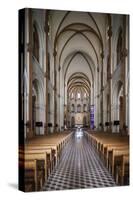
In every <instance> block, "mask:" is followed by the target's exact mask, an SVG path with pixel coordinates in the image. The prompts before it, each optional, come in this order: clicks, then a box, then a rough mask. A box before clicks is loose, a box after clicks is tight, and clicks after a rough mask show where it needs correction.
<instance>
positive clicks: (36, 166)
mask: <svg viewBox="0 0 133 200" xmlns="http://www.w3.org/2000/svg"><path fill="white" fill-rule="evenodd" d="M40 164H42V163H40V162H39V161H38V160H37V159H30V158H28V159H26V158H25V156H24V155H23V154H21V153H20V154H19V170H20V171H21V170H22V171H24V191H25V192H31V191H37V190H39V188H40V187H41V184H42V177H43V176H42V170H41V169H40Z"/></svg>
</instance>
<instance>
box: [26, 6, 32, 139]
mask: <svg viewBox="0 0 133 200" xmlns="http://www.w3.org/2000/svg"><path fill="white" fill-rule="evenodd" d="M28 18H29V43H28V46H27V51H28V53H29V79H28V80H29V124H28V126H29V133H28V134H27V138H31V137H33V118H32V113H33V111H32V109H33V108H32V81H33V80H32V79H33V78H32V71H33V66H32V47H33V45H32V35H33V31H32V29H33V27H32V10H31V9H28Z"/></svg>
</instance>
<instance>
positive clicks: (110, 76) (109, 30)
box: [108, 15, 112, 132]
mask: <svg viewBox="0 0 133 200" xmlns="http://www.w3.org/2000/svg"><path fill="white" fill-rule="evenodd" d="M108 25H109V29H108V37H109V39H108V46H109V63H108V64H109V77H108V82H109V102H108V103H109V129H108V131H109V132H111V131H112V129H111V127H112V124H111V123H112V122H111V95H112V90H111V81H112V80H111V79H112V74H111V73H112V71H111V54H112V46H111V40H112V21H111V15H108Z"/></svg>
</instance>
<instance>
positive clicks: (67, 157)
mask: <svg viewBox="0 0 133 200" xmlns="http://www.w3.org/2000/svg"><path fill="white" fill-rule="evenodd" d="M108 186H116V184H115V182H114V180H113V178H112V177H111V175H110V174H109V172H108V170H107V169H106V168H105V166H104V165H103V163H102V162H101V160H100V159H99V156H98V154H97V152H96V151H95V150H94V149H93V147H91V145H89V143H88V141H87V139H86V137H85V135H84V133H83V132H82V131H75V132H74V133H73V136H72V138H71V140H70V141H69V143H68V144H67V145H66V146H65V148H64V149H63V151H62V154H61V157H60V161H59V164H58V165H57V166H56V167H55V169H54V171H53V172H52V174H51V175H50V177H49V179H48V181H47V183H46V184H45V185H44V187H43V190H45V191H48V190H63V189H77V188H94V187H108Z"/></svg>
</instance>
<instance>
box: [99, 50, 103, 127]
mask: <svg viewBox="0 0 133 200" xmlns="http://www.w3.org/2000/svg"><path fill="white" fill-rule="evenodd" d="M103 59H104V52H103V51H102V53H101V68H102V69H101V104H100V106H101V109H100V110H101V123H102V126H101V130H103V123H104V120H103V110H104V109H103V106H104V105H103V91H104V87H103Z"/></svg>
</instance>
